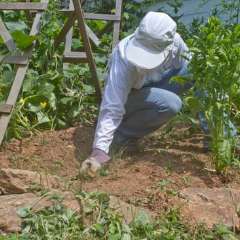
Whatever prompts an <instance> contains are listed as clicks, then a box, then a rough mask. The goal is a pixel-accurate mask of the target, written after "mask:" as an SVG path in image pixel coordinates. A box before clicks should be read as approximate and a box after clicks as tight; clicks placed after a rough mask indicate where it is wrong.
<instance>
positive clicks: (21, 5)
mask: <svg viewBox="0 0 240 240" xmlns="http://www.w3.org/2000/svg"><path fill="white" fill-rule="evenodd" d="M47 6H48V4H47V3H31V2H18V3H0V10H31V11H44V10H46V9H47Z"/></svg>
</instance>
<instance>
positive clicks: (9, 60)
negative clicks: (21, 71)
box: [0, 55, 28, 65]
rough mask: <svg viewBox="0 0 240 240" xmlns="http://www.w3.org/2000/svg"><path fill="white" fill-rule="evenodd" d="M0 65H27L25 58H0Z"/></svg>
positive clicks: (26, 58)
mask: <svg viewBox="0 0 240 240" xmlns="http://www.w3.org/2000/svg"><path fill="white" fill-rule="evenodd" d="M0 63H7V64H17V65H26V64H27V63H28V57H27V56H11V55H10V56H0Z"/></svg>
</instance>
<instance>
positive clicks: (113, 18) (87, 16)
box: [84, 13, 121, 21]
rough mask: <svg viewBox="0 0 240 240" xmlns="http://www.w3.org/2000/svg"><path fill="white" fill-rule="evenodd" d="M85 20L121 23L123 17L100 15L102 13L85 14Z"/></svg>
mask: <svg viewBox="0 0 240 240" xmlns="http://www.w3.org/2000/svg"><path fill="white" fill-rule="evenodd" d="M84 17H85V19H92V20H106V21H120V20H121V16H118V15H113V14H100V13H84Z"/></svg>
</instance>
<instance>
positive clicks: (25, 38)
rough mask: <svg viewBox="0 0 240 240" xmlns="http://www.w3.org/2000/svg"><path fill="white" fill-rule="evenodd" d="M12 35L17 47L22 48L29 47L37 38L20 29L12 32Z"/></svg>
mask: <svg viewBox="0 0 240 240" xmlns="http://www.w3.org/2000/svg"><path fill="white" fill-rule="evenodd" d="M12 37H13V39H14V41H15V43H16V45H17V47H18V48H19V49H21V50H25V49H27V48H29V47H30V46H31V45H32V44H33V42H34V41H35V40H36V39H37V36H29V35H27V34H25V33H24V32H22V31H19V30H16V31H14V32H12Z"/></svg>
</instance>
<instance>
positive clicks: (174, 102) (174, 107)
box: [168, 95, 182, 115]
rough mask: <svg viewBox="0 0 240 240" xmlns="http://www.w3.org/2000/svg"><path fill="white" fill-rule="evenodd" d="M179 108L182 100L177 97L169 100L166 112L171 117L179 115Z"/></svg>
mask: <svg viewBox="0 0 240 240" xmlns="http://www.w3.org/2000/svg"><path fill="white" fill-rule="evenodd" d="M181 108H182V100H181V99H180V97H178V96H177V95H176V96H175V98H174V99H171V101H169V102H168V111H169V112H170V113H171V114H173V115H176V114H177V113H179V112H180V110H181Z"/></svg>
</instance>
